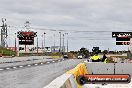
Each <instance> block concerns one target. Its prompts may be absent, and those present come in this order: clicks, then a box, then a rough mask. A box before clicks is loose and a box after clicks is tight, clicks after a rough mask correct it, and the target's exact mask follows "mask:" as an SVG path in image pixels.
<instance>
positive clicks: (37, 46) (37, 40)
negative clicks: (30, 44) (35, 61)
mask: <svg viewBox="0 0 132 88" xmlns="http://www.w3.org/2000/svg"><path fill="white" fill-rule="evenodd" d="M37 55H38V37H37Z"/></svg>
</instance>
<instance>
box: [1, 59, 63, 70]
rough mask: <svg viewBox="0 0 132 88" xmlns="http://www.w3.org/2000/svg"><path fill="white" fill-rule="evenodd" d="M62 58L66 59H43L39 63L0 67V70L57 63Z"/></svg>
mask: <svg viewBox="0 0 132 88" xmlns="http://www.w3.org/2000/svg"><path fill="white" fill-rule="evenodd" d="M64 60H66V59H58V60H51V61H45V62H39V63H32V64H26V65H16V66H7V67H0V72H1V71H7V70H17V69H20V68H27V67H33V66H41V65H48V64H53V63H58V62H61V61H64Z"/></svg>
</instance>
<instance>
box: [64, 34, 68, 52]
mask: <svg viewBox="0 0 132 88" xmlns="http://www.w3.org/2000/svg"><path fill="white" fill-rule="evenodd" d="M65 34H66V35H67V53H68V33H65Z"/></svg>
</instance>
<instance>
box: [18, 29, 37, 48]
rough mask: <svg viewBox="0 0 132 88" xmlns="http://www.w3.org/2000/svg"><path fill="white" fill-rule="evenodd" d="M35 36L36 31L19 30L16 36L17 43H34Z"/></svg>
mask: <svg viewBox="0 0 132 88" xmlns="http://www.w3.org/2000/svg"><path fill="white" fill-rule="evenodd" d="M36 36H37V32H33V31H19V32H17V37H18V38H19V45H34V37H36Z"/></svg>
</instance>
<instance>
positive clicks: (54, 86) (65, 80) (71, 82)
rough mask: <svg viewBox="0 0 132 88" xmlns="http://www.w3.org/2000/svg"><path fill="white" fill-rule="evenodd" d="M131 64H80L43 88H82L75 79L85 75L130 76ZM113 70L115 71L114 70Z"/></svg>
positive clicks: (131, 73)
mask: <svg viewBox="0 0 132 88" xmlns="http://www.w3.org/2000/svg"><path fill="white" fill-rule="evenodd" d="M85 66H86V67H85ZM131 67H132V64H131V63H115V64H114V63H98V62H97V63H85V64H84V63H80V64H78V65H77V66H76V67H75V68H74V69H72V70H70V71H69V72H67V73H65V74H63V75H62V76H60V77H58V78H56V79H55V80H54V81H52V82H51V83H50V84H49V85H47V86H46V87H44V88H82V87H81V86H80V85H79V84H77V82H76V77H77V76H79V75H83V74H85V73H86V74H87V72H85V71H86V70H87V71H88V74H114V73H115V74H130V75H132V70H131ZM114 69H115V70H114Z"/></svg>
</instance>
